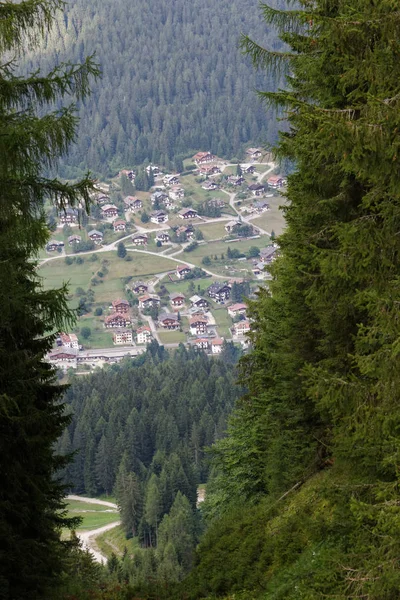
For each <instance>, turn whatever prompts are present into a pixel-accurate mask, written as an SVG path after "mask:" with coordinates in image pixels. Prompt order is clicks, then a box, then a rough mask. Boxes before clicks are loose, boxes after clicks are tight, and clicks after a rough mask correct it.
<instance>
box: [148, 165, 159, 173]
mask: <svg viewBox="0 0 400 600" xmlns="http://www.w3.org/2000/svg"><path fill="white" fill-rule="evenodd" d="M150 171H153V175H159V174H160V173H161V170H160V167H157V166H156V165H147V167H146V173H147V174H148V175H149V174H150Z"/></svg>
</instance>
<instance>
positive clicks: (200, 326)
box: [189, 317, 208, 335]
mask: <svg viewBox="0 0 400 600" xmlns="http://www.w3.org/2000/svg"><path fill="white" fill-rule="evenodd" d="M207 323H208V320H207V319H206V318H205V317H192V318H191V319H190V321H189V328H190V333H191V334H192V335H201V334H202V333H206V332H207Z"/></svg>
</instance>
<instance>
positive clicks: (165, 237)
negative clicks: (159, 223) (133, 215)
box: [155, 231, 171, 244]
mask: <svg viewBox="0 0 400 600" xmlns="http://www.w3.org/2000/svg"><path fill="white" fill-rule="evenodd" d="M155 239H156V242H160V243H161V244H167V243H168V242H170V241H171V238H170V236H169V234H168V233H165V232H164V231H161V232H160V233H157V235H156V238H155Z"/></svg>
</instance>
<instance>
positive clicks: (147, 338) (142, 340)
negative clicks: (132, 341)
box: [136, 325, 151, 344]
mask: <svg viewBox="0 0 400 600" xmlns="http://www.w3.org/2000/svg"><path fill="white" fill-rule="evenodd" d="M149 342H151V329H150V327H149V326H148V325H143V327H139V328H138V329H137V331H136V343H137V344H148V343H149Z"/></svg>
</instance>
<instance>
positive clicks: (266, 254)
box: [260, 246, 277, 265]
mask: <svg viewBox="0 0 400 600" xmlns="http://www.w3.org/2000/svg"><path fill="white" fill-rule="evenodd" d="M276 251H277V248H276V247H275V246H268V247H267V248H261V250H260V262H261V263H263V264H265V265H269V264H271V263H272V262H273V261H274V260H275V258H276Z"/></svg>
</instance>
